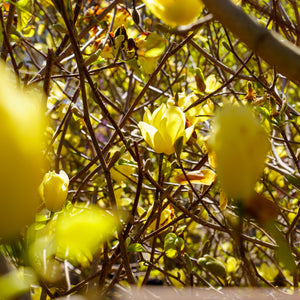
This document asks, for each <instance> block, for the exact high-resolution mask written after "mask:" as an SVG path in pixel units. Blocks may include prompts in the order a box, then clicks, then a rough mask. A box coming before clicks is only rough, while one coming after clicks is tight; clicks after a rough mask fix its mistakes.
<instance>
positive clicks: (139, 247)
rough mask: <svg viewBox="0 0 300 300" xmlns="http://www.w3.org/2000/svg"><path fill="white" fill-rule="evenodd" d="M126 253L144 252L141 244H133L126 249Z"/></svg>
mask: <svg viewBox="0 0 300 300" xmlns="http://www.w3.org/2000/svg"><path fill="white" fill-rule="evenodd" d="M127 252H145V249H144V247H143V246H142V245H141V244H139V243H134V244H131V245H130V246H129V247H127Z"/></svg>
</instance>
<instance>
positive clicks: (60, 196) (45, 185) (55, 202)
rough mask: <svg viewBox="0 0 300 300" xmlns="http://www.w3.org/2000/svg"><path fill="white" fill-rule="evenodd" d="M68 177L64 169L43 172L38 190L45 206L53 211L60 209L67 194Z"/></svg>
mask: <svg viewBox="0 0 300 300" xmlns="http://www.w3.org/2000/svg"><path fill="white" fill-rule="evenodd" d="M68 186H69V177H68V175H67V174H66V172H65V171H63V170H61V171H60V172H59V174H57V173H55V171H50V172H48V173H47V174H45V176H44V179H43V182H42V183H41V185H40V188H39V192H40V195H41V197H42V199H43V201H44V202H45V205H46V207H47V208H48V209H49V210H50V211H53V212H56V211H59V210H61V208H62V206H63V205H64V203H65V201H66V199H67V196H68Z"/></svg>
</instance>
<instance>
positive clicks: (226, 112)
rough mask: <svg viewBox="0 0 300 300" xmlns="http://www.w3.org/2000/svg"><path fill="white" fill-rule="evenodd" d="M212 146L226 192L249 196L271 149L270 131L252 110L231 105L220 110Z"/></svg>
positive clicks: (237, 195) (239, 197) (230, 194)
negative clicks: (262, 124)
mask: <svg viewBox="0 0 300 300" xmlns="http://www.w3.org/2000/svg"><path fill="white" fill-rule="evenodd" d="M210 145H211V147H212V149H213V150H214V151H215V154H216V162H217V173H218V176H219V179H220V183H221V186H222V188H223V189H224V191H225V192H226V194H227V195H229V196H231V197H234V198H238V199H244V200H246V199H248V198H249V197H250V196H251V194H252V193H253V191H254V185H255V183H256V181H257V179H258V178H259V176H260V174H261V172H262V170H263V167H264V160H265V158H266V155H267V152H268V149H269V140H268V136H267V133H266V132H265V130H264V129H263V127H262V126H261V125H260V124H259V122H258V120H256V119H255V117H254V116H253V113H252V111H251V109H250V108H249V107H245V106H236V105H230V104H228V105H226V106H225V107H224V108H223V109H222V110H221V111H219V112H218V114H217V116H216V118H215V123H214V126H213V132H212V135H211V138H210Z"/></svg>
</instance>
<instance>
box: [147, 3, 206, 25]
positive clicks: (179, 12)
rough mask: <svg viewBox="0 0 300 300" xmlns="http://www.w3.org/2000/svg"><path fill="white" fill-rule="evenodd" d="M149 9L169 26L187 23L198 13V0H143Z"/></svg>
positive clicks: (201, 7)
mask: <svg viewBox="0 0 300 300" xmlns="http://www.w3.org/2000/svg"><path fill="white" fill-rule="evenodd" d="M143 2H144V3H145V4H146V6H147V7H148V8H149V9H150V11H151V12H152V13H153V14H154V15H155V16H156V17H158V18H159V19H161V20H162V21H163V22H164V23H166V24H167V25H170V26H174V27H175V26H179V25H188V24H190V23H192V22H193V21H195V19H196V18H197V17H198V16H199V15H200V13H201V11H202V9H203V7H204V5H203V3H202V2H201V1H200V0H160V1H159V0H143Z"/></svg>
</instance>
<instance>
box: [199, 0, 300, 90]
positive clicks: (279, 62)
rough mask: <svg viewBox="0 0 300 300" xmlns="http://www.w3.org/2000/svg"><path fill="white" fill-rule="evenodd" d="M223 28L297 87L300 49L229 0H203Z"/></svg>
mask: <svg viewBox="0 0 300 300" xmlns="http://www.w3.org/2000/svg"><path fill="white" fill-rule="evenodd" d="M202 1H203V3H204V4H205V5H206V7H207V8H208V10H209V11H210V12H211V13H213V14H214V16H215V17H216V19H218V20H219V21H220V22H221V23H222V24H223V25H224V26H225V27H226V28H228V29H229V30H230V31H231V32H232V33H233V34H234V35H236V36H237V37H238V38H239V39H240V40H241V41H242V42H244V43H245V44H246V45H247V46H248V47H249V48H250V49H252V50H253V51H255V52H256V53H257V54H258V55H259V56H260V57H261V58H262V59H264V60H265V61H266V62H267V63H268V64H270V65H271V66H275V67H276V68H277V69H278V71H279V72H280V73H281V74H282V75H284V76H286V77H287V78H288V79H289V80H291V81H293V82H294V83H296V84H297V85H299V86H300V49H299V48H297V47H296V46H294V45H293V44H292V43H290V42H288V41H282V37H281V36H279V35H277V34H276V33H274V32H271V31H269V30H267V29H266V28H265V27H263V26H261V25H259V24H258V23H257V22H255V21H254V20H253V19H252V18H251V17H250V16H248V15H247V14H246V13H245V12H244V11H243V10H242V9H241V8H240V7H238V6H236V5H234V4H233V3H232V2H231V1H230V0H222V1H220V0H202Z"/></svg>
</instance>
